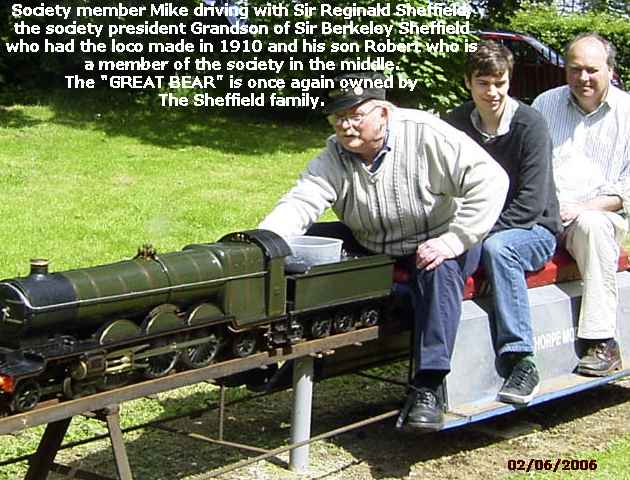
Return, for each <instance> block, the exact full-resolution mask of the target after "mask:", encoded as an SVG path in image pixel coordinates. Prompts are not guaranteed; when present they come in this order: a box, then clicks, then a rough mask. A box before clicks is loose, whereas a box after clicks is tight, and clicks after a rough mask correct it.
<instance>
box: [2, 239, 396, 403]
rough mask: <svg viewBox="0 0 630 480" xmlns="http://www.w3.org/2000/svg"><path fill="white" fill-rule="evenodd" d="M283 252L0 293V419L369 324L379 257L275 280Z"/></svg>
mask: <svg viewBox="0 0 630 480" xmlns="http://www.w3.org/2000/svg"><path fill="white" fill-rule="evenodd" d="M290 254H291V250H290V248H289V247H288V245H287V244H286V242H285V241H284V240H283V239H282V238H281V237H279V236H277V235H276V234H274V233H272V232H269V231H265V230H251V231H245V232H239V233H233V234H230V235H227V236H225V237H223V238H222V239H221V240H220V241H219V242H217V243H212V244H197V245H189V246H187V247H185V248H184V249H183V250H182V251H179V252H172V253H166V254H163V255H158V254H157V253H156V252H155V250H154V249H152V248H151V247H149V246H145V247H143V248H142V249H140V250H139V251H138V255H137V256H136V257H135V258H133V259H131V260H126V261H121V262H117V263H113V264H108V265H101V266H96V267H92V268H83V269H77V270H70V271H66V272H59V273H49V272H48V268H47V262H44V261H33V262H32V263H31V272H30V274H29V275H28V276H26V277H21V278H13V279H8V280H4V281H2V282H0V410H4V411H5V412H12V413H17V412H24V411H28V410H30V409H32V408H34V407H35V406H36V405H37V404H38V403H39V402H40V400H42V399H50V398H75V397H79V396H84V395H88V394H90V393H93V392H96V391H100V390H104V389H109V388H115V387H116V386H117V385H120V384H121V383H124V382H127V381H128V380H129V378H130V377H134V376H142V377H144V378H157V377H161V376H164V375H167V374H168V373H169V372H171V371H172V370H173V369H174V368H176V367H177V368H200V367H204V366H207V365H209V364H211V363H213V362H216V361H218V360H220V359H227V358H237V357H245V356H248V355H251V354H253V353H255V352H257V351H260V350H261V349H264V348H271V347H275V346H279V345H285V344H290V343H295V342H299V341H302V340H304V339H308V338H320V337H324V336H327V335H329V334H331V333H341V332H346V331H349V330H351V329H353V328H356V327H358V326H370V325H374V324H376V323H377V322H378V321H379V318H380V316H381V315H382V311H383V306H384V303H385V300H386V298H387V297H388V296H389V295H390V290H391V284H392V269H393V266H392V265H393V263H392V260H391V259H390V258H389V257H388V256H386V255H374V256H366V257H358V258H346V259H343V260H342V261H340V262H336V263H331V264H326V265H317V266H313V267H312V268H310V269H308V270H307V271H304V272H302V273H288V272H285V258H286V257H287V256H289V255H290Z"/></svg>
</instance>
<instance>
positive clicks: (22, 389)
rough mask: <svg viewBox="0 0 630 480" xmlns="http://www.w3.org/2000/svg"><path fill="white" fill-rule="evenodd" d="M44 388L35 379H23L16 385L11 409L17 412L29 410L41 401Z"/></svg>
mask: <svg viewBox="0 0 630 480" xmlns="http://www.w3.org/2000/svg"><path fill="white" fill-rule="evenodd" d="M41 394H42V389H41V387H40V386H39V383H37V382H36V381H35V380H22V381H21V382H20V383H18V385H17V387H15V391H14V393H13V400H12V401H11V410H13V411H14V412H15V413H21V412H28V411H29V410H32V409H33V408H35V406H36V405H37V404H38V403H39V399H40V397H41Z"/></svg>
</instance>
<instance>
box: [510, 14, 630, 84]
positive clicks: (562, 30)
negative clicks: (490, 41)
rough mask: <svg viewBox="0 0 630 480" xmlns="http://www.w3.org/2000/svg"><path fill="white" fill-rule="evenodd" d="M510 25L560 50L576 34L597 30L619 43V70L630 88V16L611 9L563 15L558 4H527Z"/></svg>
mask: <svg viewBox="0 0 630 480" xmlns="http://www.w3.org/2000/svg"><path fill="white" fill-rule="evenodd" d="M507 27H508V28H509V29H511V30H514V31H517V32H523V33H528V34H530V35H533V36H534V37H536V38H538V39H539V40H541V41H542V42H544V43H546V44H548V45H549V46H551V47H553V48H554V49H556V50H558V51H559V52H564V47H565V45H566V44H567V43H568V42H569V41H570V40H571V39H572V38H573V37H574V36H576V35H578V34H580V33H583V32H597V33H599V34H600V35H602V36H603V37H605V38H607V39H608V40H610V41H611V42H612V43H613V45H615V47H617V71H618V73H619V75H620V76H621V78H622V79H623V82H624V84H625V86H626V88H630V20H629V19H628V18H623V17H621V16H613V15H610V14H607V13H579V14H578V13H575V14H571V15H561V14H559V13H558V11H557V10H556V9H555V8H554V7H550V6H547V5H540V4H524V5H523V6H522V7H521V10H519V11H518V12H517V13H516V15H515V16H514V17H513V18H512V20H511V21H510V22H509V24H508V25H507Z"/></svg>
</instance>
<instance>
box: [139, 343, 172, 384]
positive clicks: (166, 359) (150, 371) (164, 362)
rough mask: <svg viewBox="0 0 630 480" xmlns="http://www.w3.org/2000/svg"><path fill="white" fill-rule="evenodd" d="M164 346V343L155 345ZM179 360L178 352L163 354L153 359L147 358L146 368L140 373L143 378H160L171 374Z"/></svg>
mask: <svg viewBox="0 0 630 480" xmlns="http://www.w3.org/2000/svg"><path fill="white" fill-rule="evenodd" d="M155 346H156V347H158V348H159V346H165V344H164V342H162V343H161V345H160V344H157V345H155ZM177 360H179V352H169V353H163V354H161V355H155V356H154V357H149V358H147V367H146V368H145V369H144V371H143V372H142V375H143V376H144V377H145V378H160V377H164V376H166V375H168V374H169V373H171V371H172V370H173V368H175V365H176V364H177Z"/></svg>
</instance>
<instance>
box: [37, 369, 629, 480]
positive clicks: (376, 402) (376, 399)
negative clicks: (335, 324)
mask: <svg viewBox="0 0 630 480" xmlns="http://www.w3.org/2000/svg"><path fill="white" fill-rule="evenodd" d="M398 373H399V374H400V375H403V374H404V368H401V369H400V371H399V372H398ZM228 392H230V391H228ZM212 394H214V395H216V391H215V392H212ZM402 394H403V391H402V389H401V387H398V386H393V385H391V384H384V383H381V382H376V381H373V380H367V379H365V378H363V377H358V376H346V377H342V378H339V379H333V380H328V381H326V382H322V383H321V384H318V385H316V387H315V397H314V411H313V432H312V433H313V435H315V434H318V433H321V432H325V431H328V430H332V429H335V428H338V427H340V426H342V425H344V424H347V423H350V422H353V421H358V420H362V419H364V418H366V417H369V416H373V415H377V414H380V413H383V412H386V411H390V410H392V409H395V408H398V406H399V401H400V400H401V398H402ZM187 395H188V394H187V393H186V392H185V391H184V392H180V393H177V392H175V393H173V392H169V393H168V394H164V395H161V396H160V397H158V398H157V399H156V401H157V402H160V403H161V404H162V405H163V406H165V407H169V406H170V407H172V406H173V405H184V404H186V402H190V397H189V396H187ZM208 395H210V393H208ZM203 396H204V393H203V392H201V393H200V392H196V393H195V395H194V402H196V403H197V404H198V403H199V400H200V398H203ZM228 397H229V396H228ZM629 400H630V380H627V381H623V382H618V383H616V384H613V385H607V386H604V387H601V388H599V389H596V390H592V391H588V392H583V393H580V394H577V395H574V396H571V397H568V398H565V399H560V400H556V401H553V402H550V403H547V404H544V405H539V406H537V407H534V408H531V409H528V410H524V411H521V412H516V413H513V414H510V415H506V416H503V417H500V418H497V419H493V420H490V421H486V422H484V423H481V424H476V425H471V426H468V427H465V428H460V429H455V430H451V431H446V432H439V433H433V434H425V435H418V434H412V433H400V432H398V431H396V430H395V429H394V420H393V419H389V420H385V421H382V422H380V423H376V424H373V425H369V426H367V427H363V428H361V429H358V430H354V431H352V432H349V433H345V434H342V435H339V436H336V437H334V438H331V439H328V440H325V441H320V442H317V443H314V444H312V445H311V447H310V467H309V470H308V472H306V473H304V474H301V475H300V474H296V473H292V472H290V471H289V470H288V469H287V464H288V459H289V456H288V453H285V454H281V455H279V456H278V457H276V458H274V459H272V460H268V461H262V462H258V463H255V464H252V465H249V466H246V467H244V468H242V469H239V470H236V471H232V472H229V473H226V474H224V475H222V476H221V477H219V478H222V479H225V480H242V479H261V480H265V479H268V480H297V479H306V478H308V479H326V480H336V479H344V480H346V479H350V480H386V479H430V480H431V479H440V480H442V479H464V478H466V479H468V478H482V479H484V480H491V479H500V478H505V477H506V476H508V475H510V474H511V472H510V471H509V470H508V468H507V462H508V460H510V459H529V458H540V459H553V460H555V459H556V458H558V457H560V458H563V459H570V458H576V457H575V456H574V455H575V454H576V453H578V452H584V451H592V450H600V449H603V448H605V447H606V446H608V445H609V443H610V441H611V440H613V439H616V438H619V437H621V436H622V435H624V434H628V433H629V432H630V423H629V422H627V421H626V419H627V418H630V402H629ZM123 414H124V411H123ZM290 414H291V397H290V394H289V392H280V393H276V394H273V395H270V396H266V397H261V398H256V399H252V400H249V401H247V402H244V403H242V404H239V405H236V406H232V407H230V408H229V409H228V410H227V411H226V419H225V439H226V440H229V441H233V442H243V443H248V444H251V445H256V446H258V447H260V448H266V449H273V448H276V447H278V446H281V445H283V444H285V443H286V442H287V440H288V437H289V430H290V428H289V425H290ZM217 423H218V422H217V417H216V415H214V414H206V415H203V416H201V417H198V418H193V419H188V418H187V419H182V420H178V421H171V422H168V423H167V424H166V425H167V426H168V427H170V428H176V429H182V430H185V431H187V432H194V433H195V434H197V435H205V436H210V437H214V438H216V437H217ZM125 444H126V446H127V451H128V454H129V457H130V460H131V463H132V470H133V472H134V478H136V479H140V480H158V479H162V480H170V479H182V480H199V479H201V478H204V477H205V474H206V473H207V472H209V471H211V470H213V469H218V468H221V467H222V466H224V465H226V464H228V463H232V462H236V461H239V460H243V459H246V458H247V454H241V453H239V452H240V451H238V450H236V449H231V448H230V449H228V448H222V447H218V446H216V445H210V444H208V443H206V442H202V441H200V440H198V439H194V438H190V437H186V436H183V435H179V434H174V433H172V432H166V431H163V430H157V429H153V428H151V429H142V430H138V431H134V432H131V433H127V434H125ZM111 458H112V457H111V453H110V450H109V446H108V443H106V442H96V443H91V444H89V445H85V446H82V447H77V448H74V449H72V450H68V451H63V452H61V453H60V454H59V456H58V460H59V461H61V462H63V463H66V464H69V465H71V466H73V467H77V468H81V469H85V470H90V471H97V472H99V473H101V474H103V475H108V476H111V477H112V478H114V477H115V472H114V471H113V465H112V460H111ZM49 478H50V479H51V480H61V479H62V478H66V477H62V476H57V475H51V476H50V477H49ZM581 478H586V477H584V476H581ZM589 478H590V477H589Z"/></svg>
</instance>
